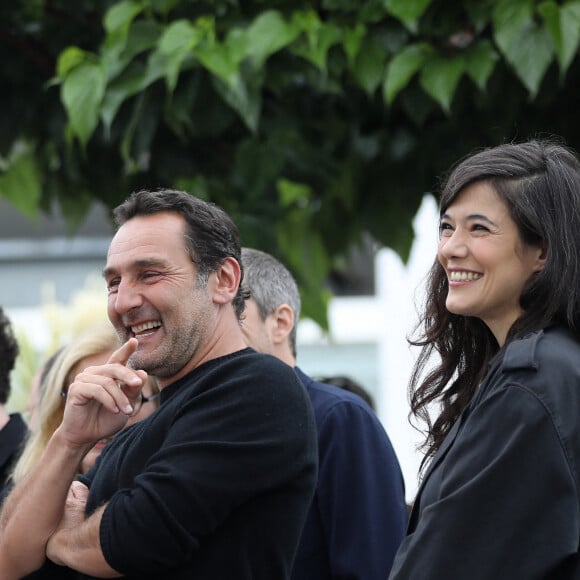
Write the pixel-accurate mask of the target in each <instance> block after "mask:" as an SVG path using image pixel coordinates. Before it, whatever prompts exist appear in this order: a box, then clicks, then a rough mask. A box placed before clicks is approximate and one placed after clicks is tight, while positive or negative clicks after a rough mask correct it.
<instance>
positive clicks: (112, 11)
mask: <svg viewBox="0 0 580 580" xmlns="http://www.w3.org/2000/svg"><path fill="white" fill-rule="evenodd" d="M142 9H143V8H142V6H141V5H140V4H139V3H138V2H133V0H122V2H118V3H117V4H113V6H111V8H109V10H107V13H106V14H105V18H104V19H103V25H104V27H105V30H106V31H107V32H108V33H109V34H112V33H116V32H121V31H123V32H124V33H126V31H127V30H128V28H129V25H130V24H131V22H132V21H133V20H134V18H135V16H137V14H139V13H140V12H141V11H142Z"/></svg>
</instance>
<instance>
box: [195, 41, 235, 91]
mask: <svg viewBox="0 0 580 580" xmlns="http://www.w3.org/2000/svg"><path fill="white" fill-rule="evenodd" d="M193 52H194V54H195V56H196V58H197V59H198V60H199V62H201V64H202V65H203V66H204V67H205V68H206V69H207V70H209V71H210V72H211V73H212V74H213V75H215V76H216V77H218V78H220V79H222V80H223V81H224V82H225V83H226V84H227V85H228V86H230V87H233V85H234V84H235V83H236V82H237V81H238V62H237V60H236V59H235V58H233V57H232V55H231V53H230V51H229V48H228V47H227V46H226V45H224V44H220V43H219V42H207V43H203V44H199V45H197V46H195V47H194V48H193Z"/></svg>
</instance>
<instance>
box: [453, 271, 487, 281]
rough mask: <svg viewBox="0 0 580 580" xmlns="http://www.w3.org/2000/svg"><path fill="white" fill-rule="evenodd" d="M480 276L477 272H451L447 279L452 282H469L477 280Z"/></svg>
mask: <svg viewBox="0 0 580 580" xmlns="http://www.w3.org/2000/svg"><path fill="white" fill-rule="evenodd" d="M481 276H482V274H478V273H477V272H451V273H450V274H449V279H450V280H451V281H453V282H463V281H471V280H477V279H478V278H481Z"/></svg>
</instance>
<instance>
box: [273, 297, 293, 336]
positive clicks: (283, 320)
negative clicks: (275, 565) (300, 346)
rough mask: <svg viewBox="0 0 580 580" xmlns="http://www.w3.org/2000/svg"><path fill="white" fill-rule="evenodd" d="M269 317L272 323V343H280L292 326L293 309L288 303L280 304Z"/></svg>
mask: <svg viewBox="0 0 580 580" xmlns="http://www.w3.org/2000/svg"><path fill="white" fill-rule="evenodd" d="M270 317H271V318H272V321H273V323H274V324H273V327H272V328H271V334H272V340H273V342H274V344H282V343H283V342H285V341H286V340H287V339H288V336H289V335H290V333H291V332H292V329H293V328H294V310H292V308H290V306H288V304H280V306H278V308H276V310H274V312H272V314H271V315H270Z"/></svg>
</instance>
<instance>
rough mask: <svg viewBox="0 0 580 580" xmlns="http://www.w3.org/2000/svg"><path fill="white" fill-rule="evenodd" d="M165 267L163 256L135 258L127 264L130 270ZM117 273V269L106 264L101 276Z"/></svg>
mask: <svg viewBox="0 0 580 580" xmlns="http://www.w3.org/2000/svg"><path fill="white" fill-rule="evenodd" d="M160 266H161V267H166V266H167V261H166V260H164V259H163V258H142V259H140V260H135V261H134V262H132V263H131V265H130V266H129V269H131V270H141V269H143V268H151V267H160ZM115 274H117V269H116V268H113V267H111V266H107V267H105V268H104V269H103V273H102V275H103V278H108V277H110V276H114V275H115Z"/></svg>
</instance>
